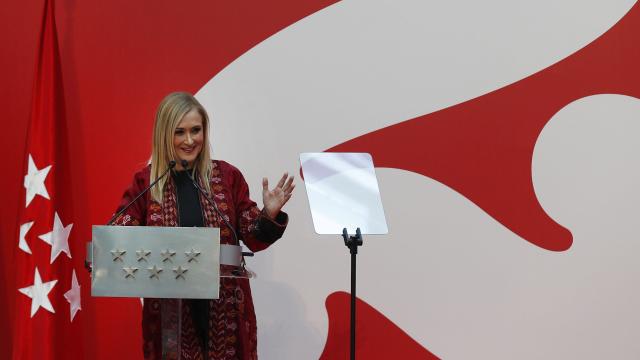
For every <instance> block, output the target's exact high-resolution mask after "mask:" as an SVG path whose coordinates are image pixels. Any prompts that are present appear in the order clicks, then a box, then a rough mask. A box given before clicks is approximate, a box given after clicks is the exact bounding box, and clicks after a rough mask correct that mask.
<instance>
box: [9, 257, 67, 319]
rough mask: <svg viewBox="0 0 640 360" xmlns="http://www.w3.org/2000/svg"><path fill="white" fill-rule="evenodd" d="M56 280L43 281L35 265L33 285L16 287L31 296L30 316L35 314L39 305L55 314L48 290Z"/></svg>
mask: <svg viewBox="0 0 640 360" xmlns="http://www.w3.org/2000/svg"><path fill="white" fill-rule="evenodd" d="M57 282H58V280H51V281H48V282H46V283H43V282H42V279H41V278H40V272H38V268H37V267H36V273H35V276H34V278H33V285H31V286H27V287H24V288H22V289H18V291H20V292H21V293H23V294H25V295H27V296H28V297H30V298H31V317H33V315H35V313H36V312H37V311H38V309H39V308H40V307H42V308H44V309H45V310H48V311H50V312H52V313H54V314H55V310H53V306H52V305H51V302H50V301H49V292H50V291H51V289H53V287H54V286H55V285H56V283H57Z"/></svg>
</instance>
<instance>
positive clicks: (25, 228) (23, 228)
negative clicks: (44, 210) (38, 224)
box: [18, 221, 33, 254]
mask: <svg viewBox="0 0 640 360" xmlns="http://www.w3.org/2000/svg"><path fill="white" fill-rule="evenodd" d="M32 226H33V221H30V222H28V223H24V224H22V225H20V239H19V241H18V247H19V248H20V250H22V251H24V252H26V253H27V254H31V248H29V244H28V243H27V240H26V239H25V238H24V237H25V236H26V235H27V233H28V232H29V230H31V227H32Z"/></svg>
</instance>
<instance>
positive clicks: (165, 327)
mask: <svg viewBox="0 0 640 360" xmlns="http://www.w3.org/2000/svg"><path fill="white" fill-rule="evenodd" d="M209 126H210V124H209V118H208V116H207V113H206V111H205V109H204V108H203V107H202V105H201V104H200V103H199V102H198V101H197V100H196V99H195V98H194V97H193V96H192V95H190V94H188V93H184V92H176V93H172V94H169V95H168V96H167V97H166V98H164V100H162V102H161V103H160V106H159V107H158V111H157V113H156V119H155V124H154V129H153V144H152V146H153V149H152V155H151V165H149V166H147V167H145V168H144V169H142V170H140V171H139V172H138V173H136V175H135V176H134V181H133V184H132V185H131V187H130V188H129V189H128V190H127V191H126V192H125V194H124V197H123V199H122V203H121V206H120V208H122V207H123V206H124V205H126V204H128V203H129V202H130V201H131V200H132V199H133V198H134V197H135V196H136V195H138V194H139V193H140V192H141V191H143V190H144V189H145V188H146V187H147V186H148V185H149V184H150V183H151V182H153V181H154V180H156V179H158V178H160V177H161V176H162V174H163V173H164V172H165V171H166V169H167V168H168V167H169V164H170V162H171V161H175V162H176V164H177V165H176V167H175V171H171V176H165V177H163V178H161V179H160V181H158V183H157V184H156V185H155V186H154V187H153V188H151V190H150V191H149V192H147V193H146V194H145V196H143V197H141V198H140V199H139V200H138V201H136V202H135V203H134V204H133V205H132V206H131V207H130V208H128V209H127V211H125V212H124V213H123V214H121V215H120V216H119V217H118V218H117V219H116V221H115V224H117V225H146V226H210V227H219V228H220V242H221V243H222V244H235V245H237V244H236V241H237V240H236V238H235V236H236V234H237V237H238V238H240V239H241V240H242V241H243V242H244V244H245V245H246V246H247V247H248V248H249V249H251V250H252V251H259V250H262V249H265V248H267V247H268V246H269V245H271V244H272V243H273V242H275V241H276V240H277V239H279V238H280V237H281V236H282V234H283V232H284V229H285V227H286V225H287V221H288V216H287V214H285V213H284V212H282V211H281V208H282V206H284V204H285V203H286V202H287V201H288V200H289V199H290V198H291V192H292V191H293V189H294V187H295V185H294V184H293V177H288V175H287V174H286V173H285V174H284V176H283V177H282V178H281V179H280V181H279V182H278V184H277V186H276V187H275V188H274V189H271V190H270V189H269V187H268V182H267V179H266V178H264V179H263V180H262V187H263V191H262V198H263V203H264V208H263V209H262V211H261V210H259V209H258V208H257V207H256V203H255V202H253V201H252V200H251V199H250V198H249V188H248V186H247V183H246V182H245V180H244V178H243V176H242V174H241V173H240V171H239V170H238V169H236V168H235V167H233V166H232V165H230V164H228V163H226V162H224V161H219V160H211V159H210V155H209V149H210V147H209V137H208V133H209ZM183 165H186V168H185V166H183ZM189 175H191V176H193V178H194V179H195V180H196V181H197V182H198V183H199V186H200V187H201V188H202V190H203V191H199V190H198V189H197V188H196V187H195V186H194V184H193V181H192V180H191V178H190V176H189ZM203 192H204V193H206V194H203ZM209 195H210V196H209ZM207 197H209V199H213V201H215V205H217V209H216V208H215V206H214V205H213V204H211V202H210V201H209V200H208V199H207ZM219 213H221V214H222V216H223V217H224V218H225V219H226V220H227V222H226V223H229V224H230V225H231V226H232V227H233V228H234V229H231V228H229V226H227V225H226V224H225V221H224V220H222V218H221V216H220V214H219ZM234 232H235V233H236V234H234ZM170 301H171V300H162V299H145V301H144V307H143V319H142V332H143V341H144V343H143V352H144V357H145V359H160V358H161V357H162V358H177V353H176V352H177V351H179V352H180V358H181V359H216V360H218V359H256V358H257V340H256V333H257V330H256V318H255V312H254V308H253V302H252V298H251V290H250V288H249V281H248V280H247V279H240V278H221V282H220V293H219V299H217V300H183V301H182V302H181V305H180V306H181V309H182V327H181V336H180V337H179V338H180V339H181V341H180V346H175V347H171V346H167V344H166V343H165V344H163V332H165V337H164V338H165V339H166V334H167V333H170V332H174V333H175V332H176V331H177V330H176V329H177V325H176V322H171V321H167V319H168V318H169V316H170V314H167V313H166V309H167V308H168V307H166V306H164V305H166V303H167V302H170ZM163 309H164V310H163ZM163 316H164V319H163ZM163 320H164V321H163ZM165 342H166V341H165ZM172 349H173V350H172ZM175 349H180V350H175ZM163 352H164V355H163ZM172 352H173V353H172Z"/></svg>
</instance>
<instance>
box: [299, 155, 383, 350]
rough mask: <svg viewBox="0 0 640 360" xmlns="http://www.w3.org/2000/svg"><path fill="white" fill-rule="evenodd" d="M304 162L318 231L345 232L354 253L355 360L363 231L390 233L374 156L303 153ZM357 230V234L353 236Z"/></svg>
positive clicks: (352, 337)
mask: <svg viewBox="0 0 640 360" xmlns="http://www.w3.org/2000/svg"><path fill="white" fill-rule="evenodd" d="M300 165H301V166H302V173H303V178H304V184H305V188H306V190H307V197H308V199H309V208H310V210H311V216H312V218H313V227H314V229H315V231H316V233H317V234H320V235H325V234H326V235H342V238H343V240H344V244H345V246H346V247H348V248H349V252H350V253H351V311H350V323H351V324H350V341H349V345H350V358H351V359H352V360H354V359H355V358H356V255H357V254H358V247H359V246H362V235H363V234H365V235H382V234H388V228H387V222H386V219H385V216H384V210H383V208H382V200H381V198H380V190H379V188H378V180H377V178H376V173H375V167H374V165H373V158H372V157H371V155H370V154H367V153H302V154H300ZM353 229H355V231H356V234H355V235H349V230H351V231H353ZM341 340H343V341H344V340H346V338H345V339H341ZM343 344H345V345H346V341H345V342H344V343H343ZM345 348H346V346H345ZM345 355H346V354H345Z"/></svg>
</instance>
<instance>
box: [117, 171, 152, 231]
mask: <svg viewBox="0 0 640 360" xmlns="http://www.w3.org/2000/svg"><path fill="white" fill-rule="evenodd" d="M147 182H148V180H146V179H145V176H144V172H143V171H140V172H138V173H136V174H135V175H134V177H133V182H132V183H131V185H130V186H129V188H127V190H125V192H124V194H123V195H122V200H121V201H120V205H118V209H117V210H116V213H118V212H119V211H120V210H122V209H123V208H124V207H125V206H127V204H129V203H130V202H131V201H132V200H133V199H134V198H135V197H136V196H138V194H140V192H142V190H144V188H145V187H146V186H147V184H146V183H147ZM148 197H149V192H147V193H146V194H144V195H143V196H141V197H140V198H139V199H138V200H136V202H134V203H133V204H131V206H130V207H129V208H128V209H127V210H126V211H125V212H124V213H122V214H121V215H120V216H118V217H117V218H116V220H115V221H114V223H113V225H120V226H139V225H145V223H146V218H147V206H146V204H147V200H148Z"/></svg>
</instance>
